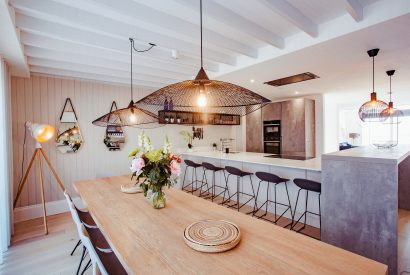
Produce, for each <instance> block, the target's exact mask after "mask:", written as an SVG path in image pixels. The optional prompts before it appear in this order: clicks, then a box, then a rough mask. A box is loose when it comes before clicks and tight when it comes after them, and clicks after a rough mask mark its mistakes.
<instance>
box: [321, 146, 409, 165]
mask: <svg viewBox="0 0 410 275" xmlns="http://www.w3.org/2000/svg"><path fill="white" fill-rule="evenodd" d="M409 155H410V146H409V145H400V146H397V147H394V148H390V149H377V148H376V147H374V146H361V147H355V148H352V149H348V150H343V151H338V152H334V153H329V154H324V155H322V158H323V159H332V160H342V159H343V160H349V159H352V158H354V159H356V160H358V159H360V160H362V161H364V162H374V163H381V162H383V163H396V164H399V163H400V162H402V161H403V160H404V159H406V158H407V157H408V156H409Z"/></svg>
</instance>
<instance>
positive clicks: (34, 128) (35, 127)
mask: <svg viewBox="0 0 410 275" xmlns="http://www.w3.org/2000/svg"><path fill="white" fill-rule="evenodd" d="M26 127H27V129H25V132H24V134H25V135H26V133H27V130H29V131H30V134H31V136H32V137H33V138H34V139H35V141H36V149H35V150H34V153H33V156H32V157H31V160H30V162H29V165H28V167H27V170H26V172H25V173H24V176H23V178H22V179H21V181H20V183H19V186H18V188H17V195H16V198H15V199H14V203H13V209H14V208H16V206H17V202H18V200H19V198H20V195H21V192H22V191H23V188H24V185H25V184H26V182H27V179H28V175H29V173H30V170H31V168H32V167H33V163H34V161H35V159H36V158H37V161H38V163H37V165H38V174H39V178H40V190H41V202H42V205H43V220H44V234H46V235H47V234H48V227H47V212H46V202H45V196H44V183H43V169H42V161H41V155H43V157H44V159H45V160H46V162H47V165H48V167H49V168H50V170H51V172H52V173H53V175H54V177H55V179H56V180H57V183H58V185H59V186H60V188H61V191H63V192H64V191H65V187H64V185H63V183H62V182H61V179H60V178H59V176H58V175H57V172H56V171H55V170H54V167H53V165H52V164H51V162H50V160H49V158H48V157H47V155H46V152H44V150H43V146H42V143H45V142H47V141H49V140H50V139H51V138H52V137H53V135H54V132H55V129H54V128H53V127H52V126H50V125H41V124H35V123H31V122H26V124H25V128H26ZM24 145H25V144H24ZM24 145H23V146H24ZM23 154H24V150H23ZM23 159H24V155H23Z"/></svg>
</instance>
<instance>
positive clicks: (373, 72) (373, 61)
mask: <svg viewBox="0 0 410 275" xmlns="http://www.w3.org/2000/svg"><path fill="white" fill-rule="evenodd" d="M373 92H374V56H373Z"/></svg>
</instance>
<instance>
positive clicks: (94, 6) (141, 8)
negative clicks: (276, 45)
mask: <svg viewBox="0 0 410 275" xmlns="http://www.w3.org/2000/svg"><path fill="white" fill-rule="evenodd" d="M17 1H21V2H23V1H25V2H33V1H30V0H29V1H27V0H14V1H13V4H14V3H15V2H17ZM43 1H44V0H43ZM57 1H58V0H57ZM38 2H40V3H41V1H36V3H34V5H38ZM58 2H60V3H61V4H64V5H70V6H72V7H73V8H74V9H73V8H72V9H71V10H70V9H67V8H68V7H67V6H65V7H67V8H64V9H63V10H64V15H65V16H66V17H69V16H70V17H72V16H73V15H74V16H75V18H76V19H78V18H80V19H81V20H82V21H87V22H98V21H96V20H98V19H97V18H98V17H100V18H101V17H102V16H104V17H105V19H104V21H106V22H107V24H108V22H109V21H110V19H109V18H111V19H112V20H111V21H113V23H114V24H109V26H108V29H114V30H116V31H118V28H117V29H115V28H114V26H115V22H116V23H118V22H120V23H122V24H123V25H126V24H129V25H130V26H132V27H133V28H134V29H135V28H137V29H138V28H141V29H145V30H148V31H150V32H151V33H156V34H157V35H159V36H160V38H161V39H163V37H164V36H169V37H172V38H177V39H181V40H184V41H185V42H189V43H193V44H195V45H197V46H198V45H199V16H198V22H197V24H193V23H191V22H188V21H185V20H183V19H181V18H179V17H178V16H173V15H169V14H167V13H164V12H161V11H159V10H156V9H154V8H152V7H149V6H148V5H145V3H144V4H141V3H137V2H134V1H130V0H116V1H112V0H97V1H90V0H89V1H87V5H84V1H82V0H79V1H78V0H71V1H58ZM147 3H149V2H147ZM198 3H199V2H198ZM57 5H59V4H57V3H55V4H54V6H55V9H60V10H61V8H58V7H57ZM60 6H62V5H60ZM47 7H49V8H50V9H51V8H53V7H51V5H50V3H47V4H46V7H44V8H47ZM79 7H81V9H84V10H86V11H87V12H84V11H83V12H81V11H79V10H78V8H79ZM198 8H199V5H198ZM41 9H42V10H43V7H41ZM76 14H77V15H76ZM85 14H88V15H85ZM84 23H86V22H84ZM86 25H90V24H86ZM91 26H92V25H91ZM101 27H103V28H105V27H106V26H101ZM106 29H107V28H106ZM181 30H183V31H181ZM135 31H137V30H135ZM203 34H204V37H205V38H206V41H207V45H206V47H208V48H209V49H213V50H220V49H226V50H229V51H232V52H235V53H238V54H243V55H246V56H249V57H252V58H256V57H257V56H258V51H257V49H256V48H253V47H251V46H249V45H247V44H244V43H243V42H241V41H237V40H233V39H231V38H228V37H226V36H224V35H222V34H219V33H218V32H217V31H215V30H209V29H206V28H204V30H203ZM160 38H159V37H158V39H160ZM155 41H157V43H158V44H161V43H160V42H159V40H155ZM174 44H175V43H174ZM175 45H177V44H175ZM177 50H180V49H179V48H177Z"/></svg>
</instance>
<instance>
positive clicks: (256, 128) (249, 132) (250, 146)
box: [246, 109, 263, 153]
mask: <svg viewBox="0 0 410 275" xmlns="http://www.w3.org/2000/svg"><path fill="white" fill-rule="evenodd" d="M262 144H263V142H262V110H261V109H258V110H256V111H254V112H252V113H250V114H248V115H246V151H247V152H257V153H263V146H262Z"/></svg>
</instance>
